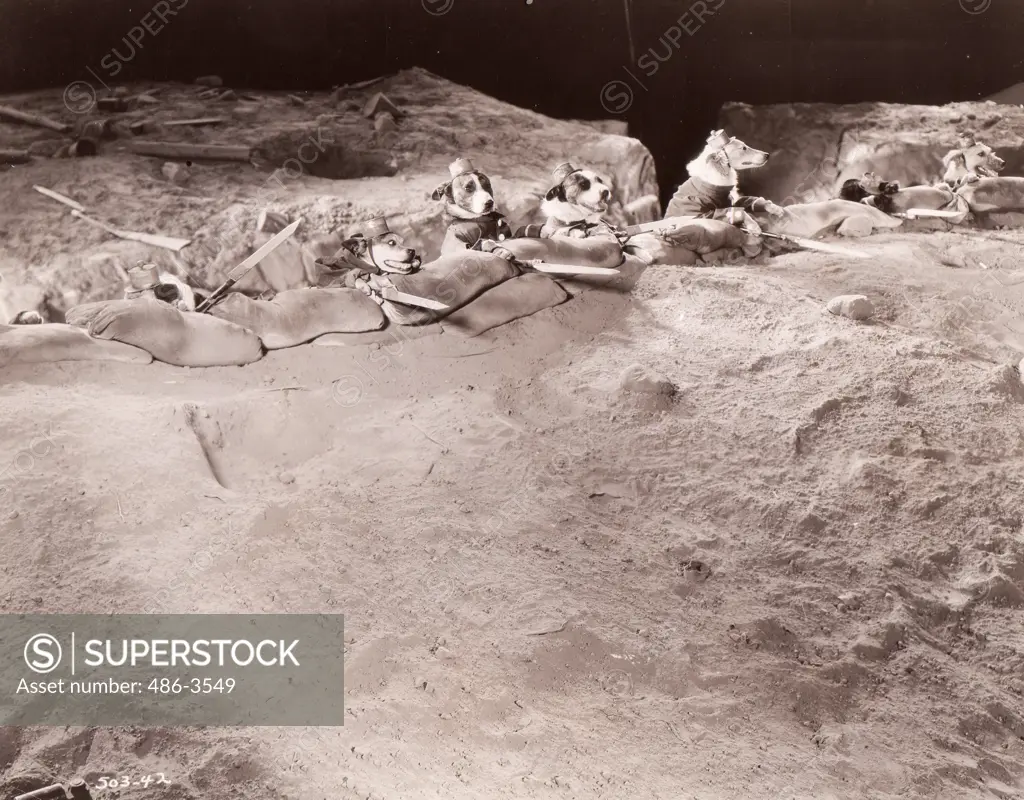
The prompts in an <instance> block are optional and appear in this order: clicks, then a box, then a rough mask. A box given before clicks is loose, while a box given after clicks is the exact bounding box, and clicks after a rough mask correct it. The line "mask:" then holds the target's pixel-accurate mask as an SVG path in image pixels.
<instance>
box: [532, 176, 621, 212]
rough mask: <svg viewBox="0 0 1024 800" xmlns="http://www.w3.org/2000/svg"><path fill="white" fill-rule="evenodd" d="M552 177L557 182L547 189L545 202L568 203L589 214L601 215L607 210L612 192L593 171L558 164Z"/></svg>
mask: <svg viewBox="0 0 1024 800" xmlns="http://www.w3.org/2000/svg"><path fill="white" fill-rule="evenodd" d="M554 177H555V180H556V181H557V182H556V183H555V185H554V186H552V187H551V188H550V189H548V192H547V194H546V195H545V196H544V199H545V200H547V201H558V202H562V203H569V204H570V205H574V206H578V207H579V208H581V209H582V210H584V211H586V212H589V213H591V214H603V213H604V212H605V211H607V210H608V201H609V200H611V197H612V190H611V189H610V188H608V184H606V183H605V182H604V180H603V179H602V178H601V176H600V175H598V174H597V173H596V172H594V171H593V170H590V169H575V168H573V166H572V165H571V164H560V165H559V166H558V167H556V168H555V171H554Z"/></svg>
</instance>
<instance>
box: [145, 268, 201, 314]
mask: <svg viewBox="0 0 1024 800" xmlns="http://www.w3.org/2000/svg"><path fill="white" fill-rule="evenodd" d="M149 292H152V296H153V297H155V298H156V299H157V300H159V301H161V302H163V303H168V304H169V305H172V306H174V307H175V308H176V309H178V311H195V310H196V293H195V291H193V289H192V287H191V286H189V285H188V284H187V283H185V282H184V281H183V280H181V279H180V278H178V277H176V276H174V275H171V274H170V273H169V272H161V273H160V283H158V284H157V285H156V286H154V287H153V288H152V289H149V290H147V293H149Z"/></svg>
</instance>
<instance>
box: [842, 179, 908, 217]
mask: <svg viewBox="0 0 1024 800" xmlns="http://www.w3.org/2000/svg"><path fill="white" fill-rule="evenodd" d="M898 191H900V185H899V183H898V182H896V181H884V180H882V179H881V178H879V177H878V176H877V175H876V174H875V173H873V172H865V173H864V176H863V177H861V178H850V179H849V180H846V181H843V185H842V188H841V189H840V190H839V198H840V199H841V200H850V201H852V202H854V203H864V204H865V205H870V206H874V207H875V208H877V209H878V210H879V211H884V212H885V213H886V214H892V213H895V209H894V207H893V202H892V196H893V195H894V194H896V193H897V192H898Z"/></svg>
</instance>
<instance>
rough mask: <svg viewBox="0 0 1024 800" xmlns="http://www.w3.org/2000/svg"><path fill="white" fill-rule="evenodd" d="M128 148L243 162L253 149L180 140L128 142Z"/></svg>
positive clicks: (165, 155) (141, 152)
mask: <svg viewBox="0 0 1024 800" xmlns="http://www.w3.org/2000/svg"><path fill="white" fill-rule="evenodd" d="M128 149H129V150H130V151H131V152H133V153H135V154H136V155H140V156H157V157H158V158H197V159H209V160H212V161H245V162H248V161H249V160H250V159H251V158H252V151H253V149H252V148H251V147H249V146H248V145H216V144H184V143H182V142H128Z"/></svg>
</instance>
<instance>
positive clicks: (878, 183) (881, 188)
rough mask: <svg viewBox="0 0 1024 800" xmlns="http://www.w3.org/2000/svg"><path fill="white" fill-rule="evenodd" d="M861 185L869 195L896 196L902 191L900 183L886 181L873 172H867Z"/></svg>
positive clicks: (861, 180)
mask: <svg viewBox="0 0 1024 800" xmlns="http://www.w3.org/2000/svg"><path fill="white" fill-rule="evenodd" d="M860 185H861V186H862V187H863V188H864V191H866V192H867V193H868V194H873V195H879V194H896V192H898V191H899V190H900V185H899V182H897V181H884V180H882V179H881V178H879V177H878V176H877V175H876V174H875V173H873V172H865V173H864V177H862V178H861V179H860Z"/></svg>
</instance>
